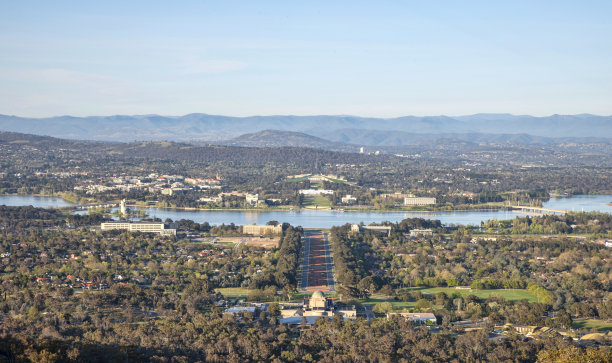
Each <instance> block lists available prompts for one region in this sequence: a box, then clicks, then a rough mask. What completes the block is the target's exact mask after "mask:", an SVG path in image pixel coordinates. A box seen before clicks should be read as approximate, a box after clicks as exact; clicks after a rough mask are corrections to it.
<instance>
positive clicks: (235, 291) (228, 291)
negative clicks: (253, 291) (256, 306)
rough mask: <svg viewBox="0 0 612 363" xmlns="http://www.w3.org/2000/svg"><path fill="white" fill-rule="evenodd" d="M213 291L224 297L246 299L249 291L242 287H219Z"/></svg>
mask: <svg viewBox="0 0 612 363" xmlns="http://www.w3.org/2000/svg"><path fill="white" fill-rule="evenodd" d="M215 291H217V292H220V293H221V294H223V295H224V296H232V297H236V296H244V297H246V296H247V295H248V293H249V289H245V288H242V287H220V288H218V289H215Z"/></svg>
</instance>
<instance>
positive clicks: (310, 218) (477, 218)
mask: <svg viewBox="0 0 612 363" xmlns="http://www.w3.org/2000/svg"><path fill="white" fill-rule="evenodd" d="M610 202H612V195H575V196H572V197H570V198H551V199H550V200H549V201H548V202H546V203H544V207H545V208H552V209H564V210H573V211H583V210H584V211H585V212H586V211H594V210H598V211H602V212H607V213H612V207H611V206H608V205H606V203H610ZM2 204H4V205H10V206H23V205H32V206H34V207H43V208H53V207H66V206H71V205H73V204H71V203H68V202H66V201H64V200H62V199H61V198H54V197H35V196H15V195H10V196H0V205H2ZM143 209H144V210H145V211H146V212H147V213H148V215H149V216H150V217H158V218H161V219H162V220H165V219H166V218H171V219H172V220H179V219H191V220H193V221H196V222H198V223H202V222H208V223H210V224H213V225H217V224H222V223H225V224H229V223H234V224H237V225H244V224H253V223H255V224H265V223H266V222H268V221H272V220H275V221H279V222H281V223H283V222H287V223H290V224H292V225H296V226H302V227H305V228H329V227H331V226H337V225H342V224H345V223H359V222H364V223H365V224H369V223H372V222H376V223H380V222H384V221H391V222H399V221H401V220H402V219H405V218H416V217H418V218H425V219H439V220H440V221H441V222H442V223H443V224H445V225H450V224H463V225H466V224H472V225H478V224H480V222H482V221H487V220H491V219H497V220H500V219H514V218H516V217H517V216H524V215H525V214H524V213H517V212H508V211H469V212H456V211H455V212H428V213H415V212H337V211H329V210H320V211H316V210H300V211H291V212H289V211H287V212H284V211H260V212H253V211H183V210H167V209H158V208H143Z"/></svg>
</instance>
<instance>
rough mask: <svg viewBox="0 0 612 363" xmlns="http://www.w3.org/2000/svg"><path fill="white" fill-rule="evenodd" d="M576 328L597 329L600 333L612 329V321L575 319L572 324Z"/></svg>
mask: <svg viewBox="0 0 612 363" xmlns="http://www.w3.org/2000/svg"><path fill="white" fill-rule="evenodd" d="M572 326H573V328H574V329H583V330H589V331H590V330H591V329H593V328H595V329H597V331H598V332H600V333H605V332H608V331H612V322H608V321H605V320H574V322H573V324H572Z"/></svg>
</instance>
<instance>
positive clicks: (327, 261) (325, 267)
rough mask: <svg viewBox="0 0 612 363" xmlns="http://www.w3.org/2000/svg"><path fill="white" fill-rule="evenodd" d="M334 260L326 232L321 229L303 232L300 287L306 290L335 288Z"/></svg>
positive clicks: (325, 290) (324, 290)
mask: <svg viewBox="0 0 612 363" xmlns="http://www.w3.org/2000/svg"><path fill="white" fill-rule="evenodd" d="M333 268H334V261H333V259H332V256H331V246H330V244H329V240H328V238H327V234H326V233H323V232H321V231H306V232H304V256H303V259H302V268H301V278H300V288H301V289H302V290H306V291H316V290H320V291H323V292H329V291H334V290H335V284H334V272H333V271H334V270H333Z"/></svg>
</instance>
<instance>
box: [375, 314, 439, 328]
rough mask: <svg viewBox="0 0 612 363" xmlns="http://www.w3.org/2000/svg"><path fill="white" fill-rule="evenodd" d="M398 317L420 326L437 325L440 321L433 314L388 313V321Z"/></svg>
mask: <svg viewBox="0 0 612 363" xmlns="http://www.w3.org/2000/svg"><path fill="white" fill-rule="evenodd" d="M394 315H397V316H401V317H403V318H405V319H406V320H408V321H411V322H413V323H415V324H419V325H437V324H438V319H436V316H435V315H434V314H432V313H387V319H390V318H391V317H392V316H394Z"/></svg>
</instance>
